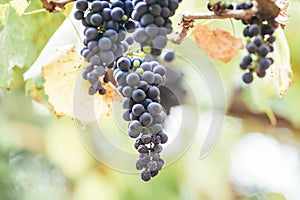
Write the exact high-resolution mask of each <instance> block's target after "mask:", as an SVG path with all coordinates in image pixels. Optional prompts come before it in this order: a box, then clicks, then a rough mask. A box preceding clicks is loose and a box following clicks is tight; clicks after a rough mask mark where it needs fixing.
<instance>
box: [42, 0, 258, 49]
mask: <svg viewBox="0 0 300 200" xmlns="http://www.w3.org/2000/svg"><path fill="white" fill-rule="evenodd" d="M41 1H42V3H43V7H44V8H45V9H46V10H48V11H49V12H60V11H61V10H62V9H63V8H64V6H65V5H67V4H68V3H72V2H75V1H76V0H64V1H59V2H55V1H49V2H48V1H47V0H41ZM257 11H258V3H257V2H256V1H254V2H253V7H252V8H251V9H248V10H227V9H224V10H221V11H220V10H218V11H211V12H185V13H181V14H179V22H178V26H179V30H177V31H176V33H175V34H173V36H172V37H171V40H172V42H173V43H175V44H180V43H181V42H182V40H183V39H184V38H185V37H186V36H187V34H188V31H189V29H190V28H193V27H194V22H195V20H201V19H227V18H237V19H249V18H251V17H252V16H253V15H255V13H257Z"/></svg>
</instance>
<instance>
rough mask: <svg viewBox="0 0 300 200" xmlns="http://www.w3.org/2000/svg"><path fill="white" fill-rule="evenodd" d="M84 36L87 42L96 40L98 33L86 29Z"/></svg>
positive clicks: (94, 29)
mask: <svg viewBox="0 0 300 200" xmlns="http://www.w3.org/2000/svg"><path fill="white" fill-rule="evenodd" d="M85 36H86V39H87V40H88V41H91V40H96V39H97V38H98V31H97V29H96V28H92V27H91V28H88V29H87V30H86V32H85Z"/></svg>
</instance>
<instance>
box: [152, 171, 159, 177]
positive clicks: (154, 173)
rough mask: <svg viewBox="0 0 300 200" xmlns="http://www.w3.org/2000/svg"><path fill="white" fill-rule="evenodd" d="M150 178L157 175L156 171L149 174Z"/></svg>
mask: <svg viewBox="0 0 300 200" xmlns="http://www.w3.org/2000/svg"><path fill="white" fill-rule="evenodd" d="M150 174H151V177H155V176H156V175H157V174H158V170H154V171H151V172H150Z"/></svg>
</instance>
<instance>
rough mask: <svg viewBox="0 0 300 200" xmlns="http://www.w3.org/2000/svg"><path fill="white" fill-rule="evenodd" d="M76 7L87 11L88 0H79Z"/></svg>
mask: <svg viewBox="0 0 300 200" xmlns="http://www.w3.org/2000/svg"><path fill="white" fill-rule="evenodd" d="M76 8H77V9H78V10H80V11H85V10H86V9H87V8H88V2H87V0H77V1H76Z"/></svg>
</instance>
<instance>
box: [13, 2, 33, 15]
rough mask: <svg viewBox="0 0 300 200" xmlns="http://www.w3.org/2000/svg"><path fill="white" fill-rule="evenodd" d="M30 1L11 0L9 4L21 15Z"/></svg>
mask: <svg viewBox="0 0 300 200" xmlns="http://www.w3.org/2000/svg"><path fill="white" fill-rule="evenodd" d="M30 2H31V1H27V0H11V1H10V5H11V6H12V7H13V8H14V9H15V10H16V12H17V13H18V14H19V15H22V14H23V13H24V11H25V10H26V8H27V7H28V6H29V4H30Z"/></svg>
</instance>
